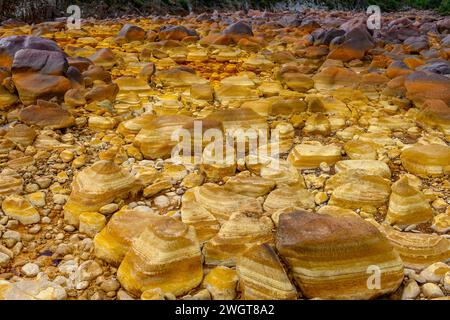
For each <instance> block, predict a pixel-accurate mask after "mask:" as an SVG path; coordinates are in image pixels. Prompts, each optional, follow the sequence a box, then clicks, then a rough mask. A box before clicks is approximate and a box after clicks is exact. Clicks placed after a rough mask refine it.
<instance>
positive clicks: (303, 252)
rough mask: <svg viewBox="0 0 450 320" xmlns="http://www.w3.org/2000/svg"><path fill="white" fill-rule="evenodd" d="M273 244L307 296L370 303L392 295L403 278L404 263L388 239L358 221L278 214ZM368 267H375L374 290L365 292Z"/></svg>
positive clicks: (296, 213) (345, 218)
mask: <svg viewBox="0 0 450 320" xmlns="http://www.w3.org/2000/svg"><path fill="white" fill-rule="evenodd" d="M276 242H277V249H278V251H279V252H280V254H281V256H282V257H283V258H284V259H286V260H287V262H288V264H289V267H290V268H291V269H292V270H293V273H294V279H295V281H296V283H297V285H299V286H300V289H301V290H302V293H303V294H304V295H305V296H306V297H309V298H314V297H317V298H328V299H369V298H373V297H376V296H378V295H382V294H386V293H389V292H392V291H395V290H396V289H397V288H398V286H399V285H400V283H401V281H402V279H403V263H402V261H401V259H400V257H399V255H398V254H397V253H396V252H395V251H394V250H393V248H392V245H391V244H390V243H389V240H388V239H387V238H386V237H385V236H384V235H383V234H382V233H381V232H379V231H378V230H377V229H376V228H375V227H374V226H372V225H371V224H370V223H368V222H366V221H364V220H362V219H361V218H357V217H339V218H336V217H332V216H328V215H326V214H322V215H316V214H313V213H310V212H307V211H297V212H293V213H290V214H282V215H281V216H280V221H279V223H278V231H277V239H276ZM372 265H377V266H379V271H380V276H381V283H382V286H381V287H380V288H378V289H373V288H372V289H370V288H368V283H369V282H368V270H369V269H370V268H369V267H370V266H372Z"/></svg>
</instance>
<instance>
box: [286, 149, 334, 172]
mask: <svg viewBox="0 0 450 320" xmlns="http://www.w3.org/2000/svg"><path fill="white" fill-rule="evenodd" d="M341 157H342V156H341V148H340V147H338V146H336V145H322V144H320V143H310V144H300V145H297V146H295V147H294V149H292V151H291V152H290V153H289V156H288V161H289V162H290V163H291V164H292V165H293V166H294V167H296V168H297V169H314V168H318V167H319V165H320V163H322V162H326V163H328V164H334V163H336V162H337V161H339V160H340V159H341Z"/></svg>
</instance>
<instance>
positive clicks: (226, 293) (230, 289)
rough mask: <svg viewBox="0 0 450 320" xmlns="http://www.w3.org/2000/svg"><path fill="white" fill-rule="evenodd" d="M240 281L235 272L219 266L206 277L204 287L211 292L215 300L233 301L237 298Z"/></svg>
mask: <svg viewBox="0 0 450 320" xmlns="http://www.w3.org/2000/svg"><path fill="white" fill-rule="evenodd" d="M238 280H239V278H238V276H237V274H236V271H235V270H233V269H230V268H228V267H224V266H217V267H215V268H214V269H212V270H211V271H210V272H209V273H208V274H207V275H206V276H205V278H204V280H203V286H204V287H205V288H206V289H207V290H208V291H209V293H210V294H211V297H212V298H213V300H233V299H234V298H235V297H236V286H237V283H238Z"/></svg>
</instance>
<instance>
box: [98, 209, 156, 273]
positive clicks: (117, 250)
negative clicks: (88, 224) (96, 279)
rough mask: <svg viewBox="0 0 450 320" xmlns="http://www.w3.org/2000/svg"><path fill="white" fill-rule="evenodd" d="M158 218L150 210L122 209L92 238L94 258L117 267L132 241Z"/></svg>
mask: <svg viewBox="0 0 450 320" xmlns="http://www.w3.org/2000/svg"><path fill="white" fill-rule="evenodd" d="M158 218H159V216H158V215H156V214H155V213H154V212H153V211H152V210H151V209H149V208H146V207H136V208H134V209H129V208H127V207H122V209H120V211H118V212H116V213H115V214H114V215H113V216H112V217H111V219H109V221H108V224H107V225H106V226H105V228H103V229H102V230H101V232H100V233H99V234H97V235H96V236H95V238H94V248H95V256H96V257H98V258H100V259H102V260H105V261H107V262H108V263H110V264H112V265H114V266H119V264H120V263H121V262H122V260H123V258H124V257H125V254H126V253H127V252H128V250H129V249H130V248H131V244H132V242H133V240H134V239H136V238H137V237H139V235H140V234H141V233H142V232H143V231H144V230H145V228H146V227H147V226H149V225H150V224H151V223H153V222H154V221H155V220H157V219H158Z"/></svg>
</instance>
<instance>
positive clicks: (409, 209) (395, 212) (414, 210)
mask: <svg viewBox="0 0 450 320" xmlns="http://www.w3.org/2000/svg"><path fill="white" fill-rule="evenodd" d="M432 217H433V212H432V209H431V206H430V204H429V203H428V201H427V200H426V198H425V196H424V195H423V193H422V192H420V191H419V190H417V189H416V188H414V187H413V186H411V185H410V184H409V180H408V178H407V177H402V178H400V179H399V180H398V181H397V182H395V183H394V184H393V185H392V193H391V196H390V198H389V209H388V212H387V215H386V221H387V222H388V223H390V224H399V225H409V224H419V223H423V222H427V221H429V220H431V219H432Z"/></svg>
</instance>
